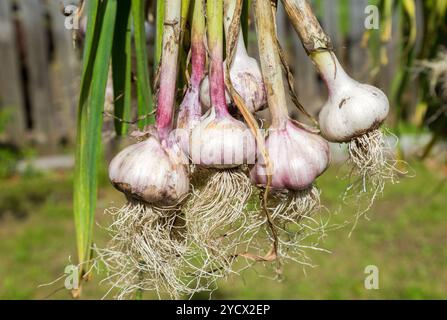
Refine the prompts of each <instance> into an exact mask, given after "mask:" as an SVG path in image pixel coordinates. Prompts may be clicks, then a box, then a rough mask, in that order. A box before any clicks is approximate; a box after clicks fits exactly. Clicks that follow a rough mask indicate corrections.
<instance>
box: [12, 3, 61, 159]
mask: <svg viewBox="0 0 447 320" xmlns="http://www.w3.org/2000/svg"><path fill="white" fill-rule="evenodd" d="M18 3H19V6H20V10H21V23H22V24H23V28H24V31H25V43H26V53H27V54H26V61H27V68H28V73H29V88H30V97H31V104H32V112H31V114H32V117H33V123H34V126H33V139H34V140H35V141H36V142H37V143H38V144H40V145H41V148H42V149H45V150H48V151H51V150H54V148H55V146H56V144H57V141H56V137H55V135H54V133H55V127H56V126H58V125H61V124H58V123H56V121H55V119H54V110H53V108H52V101H51V95H50V89H49V88H50V86H49V83H50V78H49V68H48V60H49V56H48V39H47V35H46V29H45V28H46V25H45V11H44V10H45V8H44V5H43V4H42V3H41V2H40V1H39V0H20V1H19V2H18Z"/></svg>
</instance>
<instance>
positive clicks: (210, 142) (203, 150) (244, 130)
mask: <svg viewBox="0 0 447 320" xmlns="http://www.w3.org/2000/svg"><path fill="white" fill-rule="evenodd" d="M190 150H191V159H192V162H193V163H194V164H199V165H201V166H204V167H208V168H215V169H231V168H236V167H238V166H240V165H242V164H253V163H254V162H255V159H256V143H255V139H254V137H253V135H252V133H251V131H250V130H249V129H248V127H247V126H246V125H245V124H244V123H243V122H241V121H239V120H236V119H234V118H233V117H231V116H230V115H229V114H225V115H221V116H219V115H217V112H216V110H215V108H211V109H210V110H209V112H208V113H207V114H205V115H204V116H203V118H202V121H201V122H200V124H199V125H197V126H196V127H194V129H193V130H192V134H191V139H190Z"/></svg>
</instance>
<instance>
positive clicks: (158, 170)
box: [109, 136, 189, 205]
mask: <svg viewBox="0 0 447 320" xmlns="http://www.w3.org/2000/svg"><path fill="white" fill-rule="evenodd" d="M187 163H188V161H187V159H186V158H185V156H184V155H183V153H182V152H181V150H179V149H176V147H175V145H174V146H168V145H167V143H166V142H163V143H160V142H159V140H158V138H157V137H155V136H150V137H149V138H148V139H147V140H145V141H143V142H139V143H136V144H133V145H131V146H128V147H127V148H125V149H124V150H122V151H121V152H120V153H118V154H117V155H116V156H115V158H113V160H112V161H111V163H110V166H109V178H110V181H111V182H112V184H113V185H114V187H115V188H117V189H118V190H119V191H121V192H123V193H125V194H126V195H127V196H128V197H130V198H132V199H136V200H140V201H143V202H146V203H150V204H157V205H171V204H175V203H177V202H178V201H179V200H180V199H181V198H182V197H183V196H184V195H185V194H186V193H187V192H188V190H189V178H188V167H187V165H185V164H187Z"/></svg>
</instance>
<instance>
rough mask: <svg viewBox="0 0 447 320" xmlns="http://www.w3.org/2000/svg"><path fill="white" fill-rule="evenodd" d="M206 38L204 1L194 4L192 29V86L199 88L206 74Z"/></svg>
mask: <svg viewBox="0 0 447 320" xmlns="http://www.w3.org/2000/svg"><path fill="white" fill-rule="evenodd" d="M204 36H205V15H204V12H203V4H202V1H199V0H196V1H195V2H194V13H193V20H192V28H191V65H192V67H191V68H192V71H191V86H192V87H193V88H199V86H200V82H201V81H202V79H203V76H204V74H205V59H206V50H205V44H204V43H203V41H204Z"/></svg>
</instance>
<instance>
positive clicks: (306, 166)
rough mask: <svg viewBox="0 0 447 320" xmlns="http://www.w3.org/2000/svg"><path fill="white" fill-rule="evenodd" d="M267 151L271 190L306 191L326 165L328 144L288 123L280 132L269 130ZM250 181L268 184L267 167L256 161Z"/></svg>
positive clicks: (260, 184) (297, 125)
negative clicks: (270, 165) (270, 171)
mask: <svg viewBox="0 0 447 320" xmlns="http://www.w3.org/2000/svg"><path fill="white" fill-rule="evenodd" d="M266 148H267V151H268V153H269V157H270V161H271V164H272V169H273V172H272V182H271V187H272V189H277V190H281V189H288V190H305V189H307V188H309V187H310V186H311V185H312V183H313V182H314V181H315V179H316V178H317V177H318V176H320V175H321V174H322V173H323V172H324V171H325V170H326V168H327V167H328V164H329V145H328V143H327V141H326V140H324V139H323V138H321V137H320V136H319V135H317V134H315V133H312V132H310V131H308V130H307V129H305V128H304V127H302V126H301V125H299V124H298V123H294V122H292V120H289V121H288V122H287V124H286V126H285V128H283V129H270V130H269V135H268V138H267V140H266ZM250 176H251V179H252V182H253V183H254V184H256V185H258V186H265V185H266V184H267V175H266V168H265V165H264V164H263V163H261V162H260V161H258V163H257V164H256V166H255V167H253V169H252V170H251V172H250Z"/></svg>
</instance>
